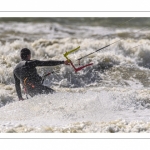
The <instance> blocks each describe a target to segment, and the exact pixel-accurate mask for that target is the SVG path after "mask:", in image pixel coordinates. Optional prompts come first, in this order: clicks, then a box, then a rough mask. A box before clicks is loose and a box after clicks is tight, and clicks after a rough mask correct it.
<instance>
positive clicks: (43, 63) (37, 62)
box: [27, 60, 64, 67]
mask: <svg viewBox="0 0 150 150" xmlns="http://www.w3.org/2000/svg"><path fill="white" fill-rule="evenodd" d="M27 63H28V65H29V66H30V67H36V66H56V65H61V64H64V61H52V60H51V61H40V60H33V61H29V62H27Z"/></svg>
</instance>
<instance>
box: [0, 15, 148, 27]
mask: <svg viewBox="0 0 150 150" xmlns="http://www.w3.org/2000/svg"><path fill="white" fill-rule="evenodd" d="M132 18H134V19H133V20H132V21H130V23H129V24H128V23H126V21H128V20H130V19H132ZM0 22H32V23H41V22H45V23H46V22H50V23H59V24H63V25H73V24H75V25H87V26H88V25H89V26H106V27H109V26H110V27H112V26H114V27H118V28H119V27H143V26H149V24H150V18H146V17H144V18H143V17H134V16H131V17H47V18H46V17H1V18H0Z"/></svg>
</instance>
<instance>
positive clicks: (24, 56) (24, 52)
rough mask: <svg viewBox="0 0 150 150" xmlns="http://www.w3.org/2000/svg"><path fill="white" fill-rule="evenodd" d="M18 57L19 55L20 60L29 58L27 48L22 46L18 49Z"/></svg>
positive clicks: (29, 53) (29, 52) (29, 54)
mask: <svg viewBox="0 0 150 150" xmlns="http://www.w3.org/2000/svg"><path fill="white" fill-rule="evenodd" d="M20 57H21V59H22V60H30V57H31V51H30V50H29V49H28V48H23V49H22V50H21V51H20Z"/></svg>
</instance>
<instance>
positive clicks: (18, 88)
mask: <svg viewBox="0 0 150 150" xmlns="http://www.w3.org/2000/svg"><path fill="white" fill-rule="evenodd" d="M14 79H15V88H16V92H17V95H18V98H19V100H23V98H22V94H21V87H20V80H19V79H18V78H17V77H16V75H15V74H14Z"/></svg>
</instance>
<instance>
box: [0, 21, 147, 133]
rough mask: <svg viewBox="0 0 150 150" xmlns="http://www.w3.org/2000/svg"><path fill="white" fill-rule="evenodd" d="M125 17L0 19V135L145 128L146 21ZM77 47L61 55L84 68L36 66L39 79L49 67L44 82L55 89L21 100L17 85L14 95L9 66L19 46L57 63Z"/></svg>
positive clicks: (33, 55)
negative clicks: (75, 69)
mask: <svg viewBox="0 0 150 150" xmlns="http://www.w3.org/2000/svg"><path fill="white" fill-rule="evenodd" d="M130 19H131V18H0V32H1V34H0V132H1V133H5V132H7V133H16V132H19V133H24V132H25V133H26V132H32V133H36V132H39V133H45V132H50V133H51V132H56V133H62V132H63V133H95V132H98V133H116V132H117V133H118V132H120V133H126V132H127V133H133V132H150V116H149V114H150V59H149V58H150V42H149V38H150V36H149V34H150V30H149V28H147V26H148V24H149V23H150V19H149V18H134V19H132V20H131V21H128V20H130ZM127 21H128V22H127ZM114 42H116V43H114ZM112 43H114V44H112ZM110 44H112V45H110ZM107 45H110V46H108V47H107V48H105V49H102V50H100V51H98V52H96V53H93V52H95V51H96V50H98V49H100V48H102V47H105V46H107ZM78 46H80V49H79V50H78V51H76V52H74V53H71V54H70V55H68V57H69V59H71V60H72V62H73V64H74V65H75V66H76V67H77V68H78V67H80V66H82V65H86V64H89V63H93V65H92V66H89V67H86V68H84V69H82V70H81V71H79V72H77V73H76V72H75V71H74V69H73V68H72V67H71V66H66V65H59V66H48V67H37V71H38V73H39V75H41V76H43V75H44V74H46V73H49V72H54V73H51V74H50V75H49V76H47V78H46V79H45V81H44V84H45V85H46V86H49V87H51V88H53V89H54V90H56V93H55V94H48V95H45V94H43V95H36V96H35V97H32V98H31V97H29V98H28V99H26V95H25V93H24V91H23V89H22V94H23V98H24V99H25V100H24V101H19V100H18V97H17V94H16V90H15V85H14V77H13V69H14V67H15V66H16V64H17V63H18V62H19V61H20V50H21V49H22V48H24V47H26V48H29V49H30V50H31V52H32V59H38V60H65V57H64V56H63V54H64V53H65V52H67V51H69V50H72V49H74V48H76V47H78ZM90 53H93V54H91V55H89V56H87V57H85V58H83V59H81V61H80V64H79V63H78V61H77V59H79V58H81V57H83V56H85V55H88V54H90Z"/></svg>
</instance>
